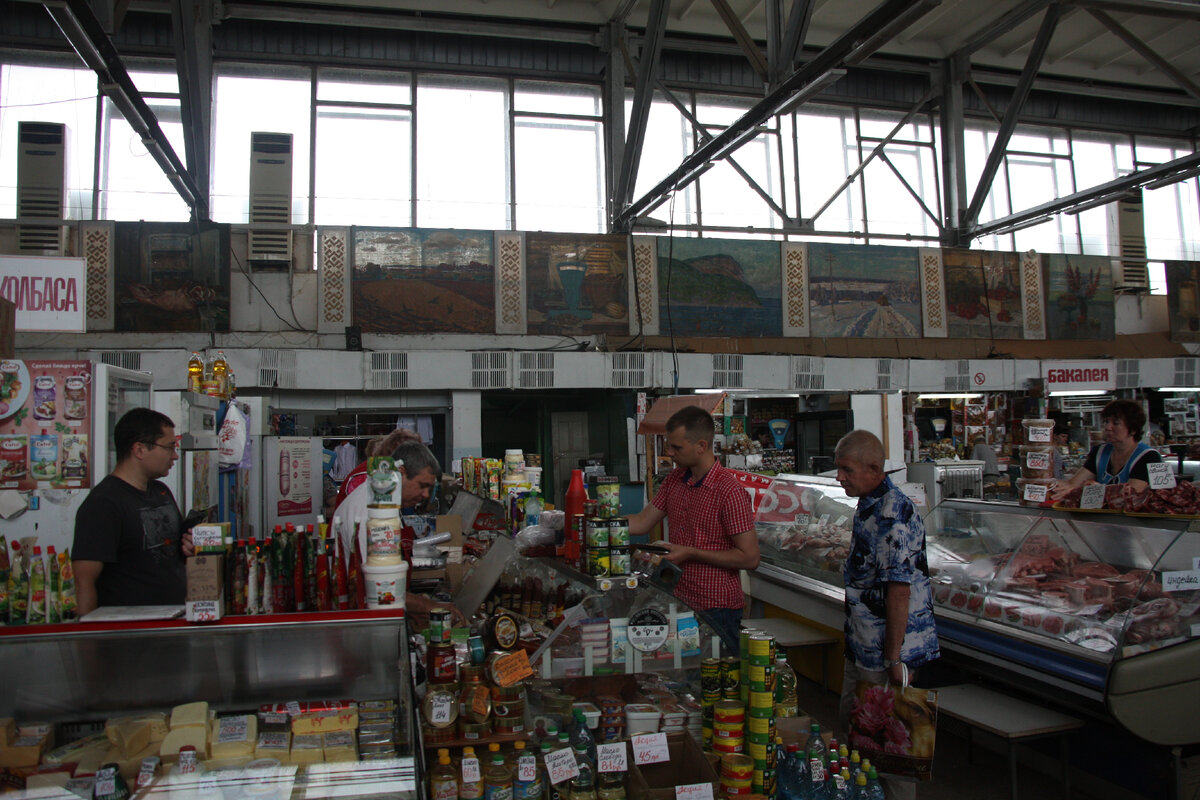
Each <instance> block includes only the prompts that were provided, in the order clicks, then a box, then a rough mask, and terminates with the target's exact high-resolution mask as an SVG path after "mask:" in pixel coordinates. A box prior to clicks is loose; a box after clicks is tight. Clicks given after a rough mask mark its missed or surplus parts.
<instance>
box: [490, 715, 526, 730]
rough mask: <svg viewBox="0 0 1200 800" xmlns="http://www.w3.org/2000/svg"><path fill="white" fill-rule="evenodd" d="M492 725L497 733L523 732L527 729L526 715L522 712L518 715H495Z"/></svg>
mask: <svg viewBox="0 0 1200 800" xmlns="http://www.w3.org/2000/svg"><path fill="white" fill-rule="evenodd" d="M492 727H493V728H494V729H495V731H496V733H497V734H504V733H523V732H524V731H525V715H524V714H522V715H520V716H516V717H495V718H493V719H492Z"/></svg>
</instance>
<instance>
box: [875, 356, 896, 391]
mask: <svg viewBox="0 0 1200 800" xmlns="http://www.w3.org/2000/svg"><path fill="white" fill-rule="evenodd" d="M875 388H876V389H879V390H880V391H883V392H890V391H892V388H893V387H892V359H890V358H877V359H875Z"/></svg>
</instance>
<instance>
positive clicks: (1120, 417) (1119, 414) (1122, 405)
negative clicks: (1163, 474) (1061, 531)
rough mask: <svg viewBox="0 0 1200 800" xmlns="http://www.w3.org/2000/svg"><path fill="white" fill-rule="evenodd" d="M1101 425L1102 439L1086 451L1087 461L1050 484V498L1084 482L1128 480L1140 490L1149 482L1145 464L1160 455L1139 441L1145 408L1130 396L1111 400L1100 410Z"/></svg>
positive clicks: (1158, 461)
mask: <svg viewBox="0 0 1200 800" xmlns="http://www.w3.org/2000/svg"><path fill="white" fill-rule="evenodd" d="M1100 421H1101V423H1102V424H1103V425H1104V443H1103V444H1098V445H1096V446H1095V447H1093V448H1092V450H1091V452H1090V453H1088V457H1087V461H1086V462H1085V463H1084V465H1083V467H1082V468H1081V469H1079V470H1078V471H1077V472H1076V473H1075V474H1074V475H1072V476H1071V479H1070V480H1067V481H1059V482H1058V483H1055V484H1052V485H1051V487H1050V498H1051V499H1052V500H1058V499H1060V498H1062V497H1064V496H1065V495H1067V494H1068V493H1069V492H1070V491H1071V490H1072V489H1075V488H1076V487H1079V486H1083V485H1084V484H1086V483H1093V482H1094V483H1103V484H1108V483H1128V484H1129V485H1130V486H1131V487H1132V488H1133V489H1135V490H1137V491H1141V490H1142V489H1145V488H1146V487H1147V486H1149V485H1150V474H1149V471H1148V470H1147V468H1146V465H1147V464H1158V463H1160V462H1161V461H1162V456H1160V455H1159V454H1158V451H1157V450H1154V449H1153V448H1151V447H1150V446H1149V445H1146V444H1143V443H1142V442H1141V441H1140V440H1141V438H1142V433H1143V429H1144V428H1145V427H1146V412H1145V411H1143V410H1142V407H1141V405H1140V404H1138V403H1136V402H1134V401H1133V400H1113V401H1112V402H1111V403H1109V404H1108V405H1106V406H1105V407H1104V408H1103V410H1101V412H1100Z"/></svg>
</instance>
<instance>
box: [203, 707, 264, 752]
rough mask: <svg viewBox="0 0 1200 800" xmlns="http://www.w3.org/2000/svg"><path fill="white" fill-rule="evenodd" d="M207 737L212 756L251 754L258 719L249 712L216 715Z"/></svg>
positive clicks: (256, 737) (256, 733)
mask: <svg viewBox="0 0 1200 800" xmlns="http://www.w3.org/2000/svg"><path fill="white" fill-rule="evenodd" d="M209 738H210V740H211V741H212V757H213V758H240V757H242V756H252V755H254V744H255V742H257V741H258V720H257V719H256V718H255V717H254V716H252V715H250V714H238V715H236V716H232V717H218V718H217V719H215V720H213V723H212V734H211V736H210V737H209Z"/></svg>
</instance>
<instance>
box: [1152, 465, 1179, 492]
mask: <svg viewBox="0 0 1200 800" xmlns="http://www.w3.org/2000/svg"><path fill="white" fill-rule="evenodd" d="M1146 472H1147V473H1148V474H1149V476H1150V488H1151V489H1174V488H1175V470H1174V469H1172V467H1171V465H1170V464H1166V463H1162V462H1159V463H1158V464H1147V465H1146Z"/></svg>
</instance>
